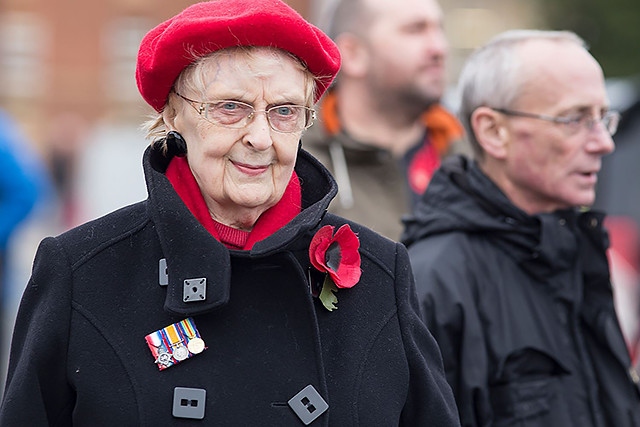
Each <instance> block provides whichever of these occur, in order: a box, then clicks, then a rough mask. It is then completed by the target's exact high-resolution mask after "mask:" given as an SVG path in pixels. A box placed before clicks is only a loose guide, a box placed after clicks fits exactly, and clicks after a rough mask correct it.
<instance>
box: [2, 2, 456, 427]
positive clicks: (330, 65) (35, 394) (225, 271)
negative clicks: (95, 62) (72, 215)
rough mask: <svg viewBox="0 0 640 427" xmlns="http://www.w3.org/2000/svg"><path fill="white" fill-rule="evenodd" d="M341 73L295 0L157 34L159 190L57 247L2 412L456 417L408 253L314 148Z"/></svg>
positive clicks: (152, 90) (136, 421)
mask: <svg viewBox="0 0 640 427" xmlns="http://www.w3.org/2000/svg"><path fill="white" fill-rule="evenodd" d="M338 67H339V55H338V53H337V49H336V47H335V46H334V45H333V43H332V42H331V41H330V40H329V39H328V38H327V37H326V36H325V35H324V34H323V33H321V32H320V31H319V30H317V29H316V28H315V27H313V26H312V25H310V24H309V23H307V22H306V21H305V20H303V19H302V18H301V17H300V16H299V15H298V14H297V13H296V12H295V11H293V10H292V9H291V8H290V7H289V6H287V5H285V4H284V3H282V2H280V1H279V0H260V1H252V0H217V1H211V2H206V3H199V4H196V5H193V6H191V7H189V8H187V9H186V10H184V11H183V12H182V13H180V14H178V15H177V16H175V17H173V18H171V19H169V20H168V21H166V22H164V23H162V24H160V25H159V26H158V27H156V28H154V29H153V30H151V31H150V32H149V33H148V34H147V36H146V37H145V38H144V39H143V41H142V44H141V47H140V53H139V58H138V67H137V74H136V77H137V82H138V86H139V89H140V92H141V93H142V96H143V97H144V99H145V100H146V101H147V102H148V103H149V104H150V105H151V106H152V107H153V108H154V109H155V110H156V111H157V112H158V113H159V116H158V118H157V119H156V120H155V121H153V122H152V123H150V124H149V126H148V128H149V133H150V135H152V137H153V138H154V139H155V140H154V142H153V143H152V144H151V146H150V147H149V148H148V149H147V151H146V153H145V155H144V169H145V175H146V181H147V186H148V192H149V198H148V199H147V200H146V201H144V202H141V203H138V204H135V205H132V206H129V207H126V208H124V209H122V210H119V211H117V212H114V213H112V214H110V215H107V216H105V217H104V218H101V219H98V220H96V221H93V222H90V223H88V224H86V225H82V226H80V227H78V228H76V229H74V230H71V231H69V232H67V233H65V234H63V235H61V236H58V237H55V238H47V239H45V240H44V241H43V242H42V244H41V246H40V248H39V250H38V253H37V255H36V260H35V263H34V270H33V275H32V278H31V280H30V282H29V285H28V287H27V289H26V292H25V295H24V298H23V302H22V307H21V310H20V313H19V316H18V320H17V326H16V330H15V334H14V341H13V347H12V353H11V362H10V367H9V375H8V382H7V387H6V392H5V395H4V402H3V405H2V409H1V412H0V424H1V425H3V426H44V425H56V426H67V425H75V426H101V425H114V426H116V425H118V426H154V427H155V426H167V425H234V426H235V425H261V426H288V425H291V426H296V425H309V424H312V425H324V426H327V425H329V424H331V425H339V426H349V425H369V426H371V425H376V426H396V425H400V424H402V425H411V426H417V425H430V426H450V425H457V424H458V420H457V412H456V409H455V403H454V400H453V396H452V394H451V391H450V388H449V386H448V385H447V383H446V381H445V378H444V375H443V369H442V361H441V359H440V355H439V354H440V353H439V350H438V347H437V345H436V344H435V341H434V340H433V339H432V337H431V336H430V334H429V333H428V331H427V330H426V329H425V327H424V325H423V324H422V323H421V322H420V320H419V318H418V315H417V307H416V298H415V295H414V288H413V279H412V275H411V272H410V269H409V263H408V258H407V254H406V250H405V249H404V248H403V247H402V246H401V245H399V244H397V243H394V242H391V241H389V240H386V239H384V238H382V237H380V236H379V235H377V234H374V233H373V232H372V231H370V230H368V229H366V228H363V227H361V226H358V225H357V224H353V223H349V222H347V221H346V220H344V219H342V218H339V217H336V216H333V215H331V214H327V213H326V210H327V206H328V204H329V202H330V200H331V198H332V197H333V196H334V195H335V194H336V184H335V182H334V181H333V179H332V178H331V176H330V175H329V173H328V172H327V170H326V169H325V168H324V167H322V166H321V165H320V164H319V163H318V162H317V161H316V160H315V159H314V158H312V157H311V156H310V155H309V154H307V153H306V152H304V151H302V150H301V149H300V143H299V141H300V139H301V136H302V134H303V132H304V131H305V129H306V128H308V127H309V126H311V124H312V123H313V119H314V116H315V115H314V111H313V109H312V106H313V103H314V101H316V100H317V99H318V98H319V97H320V96H321V95H322V93H323V92H324V90H325V89H326V88H327V87H328V85H329V84H330V83H331V81H332V79H333V77H334V76H335V74H336V73H337V70H338Z"/></svg>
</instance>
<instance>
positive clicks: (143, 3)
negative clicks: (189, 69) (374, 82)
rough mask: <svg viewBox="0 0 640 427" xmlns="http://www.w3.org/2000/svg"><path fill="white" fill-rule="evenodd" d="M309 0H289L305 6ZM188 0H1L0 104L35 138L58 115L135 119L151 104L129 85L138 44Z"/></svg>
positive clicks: (43, 136)
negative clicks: (145, 35) (148, 32)
mask: <svg viewBox="0 0 640 427" xmlns="http://www.w3.org/2000/svg"><path fill="white" fill-rule="evenodd" d="M309 1H310V0H298V1H294V0H292V1H289V4H291V5H292V6H293V7H295V8H296V9H297V10H299V11H300V12H301V13H303V14H306V13H307V3H308V2H309ZM192 3H195V1H193V0H191V1H189V0H101V1H91V0H90V1H74V0H4V1H2V2H1V3H0V106H2V107H3V108H5V109H7V110H9V112H10V113H12V114H13V115H14V116H16V117H17V118H18V119H19V121H20V122H21V123H22V125H23V126H24V127H25V129H26V131H27V133H28V134H29V135H30V136H32V139H33V140H34V141H35V142H36V143H37V144H38V145H40V146H42V145H43V144H46V143H47V139H48V138H47V134H48V133H50V132H52V129H54V128H55V126H54V123H53V122H55V121H56V120H57V119H58V118H59V117H69V116H77V117H79V118H81V119H84V120H85V121H86V122H87V123H94V122H96V121H102V122H104V121H107V122H115V123H135V124H136V125H138V124H139V123H140V122H141V121H142V120H143V119H144V117H145V115H146V114H148V113H149V112H150V110H148V109H147V107H146V104H144V102H143V101H142V99H141V97H140V96H139V94H138V91H137V89H136V86H135V78H134V70H135V61H136V54H137V50H138V45H139V43H140V40H141V39H142V37H143V35H144V34H145V33H146V32H147V31H148V30H149V29H151V28H152V27H153V26H155V25H156V24H158V23H160V22H161V21H163V20H165V19H167V18H168V17H170V16H171V15H173V14H175V13H177V12H179V11H180V10H182V9H183V8H185V7H186V6H188V5H190V4H192Z"/></svg>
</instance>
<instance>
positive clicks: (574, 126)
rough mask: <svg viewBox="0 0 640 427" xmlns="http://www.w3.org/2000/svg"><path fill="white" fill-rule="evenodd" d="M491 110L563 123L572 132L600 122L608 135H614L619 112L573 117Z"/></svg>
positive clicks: (590, 127)
mask: <svg viewBox="0 0 640 427" xmlns="http://www.w3.org/2000/svg"><path fill="white" fill-rule="evenodd" d="M492 110H494V111H497V112H499V113H502V114H506V115H507V116H517V117H529V118H531V119H540V120H545V121H548V122H553V123H559V124H562V125H564V126H565V127H566V128H567V129H568V130H569V131H570V132H571V133H573V134H575V133H578V131H580V129H584V128H587V129H589V130H590V131H591V130H593V128H594V127H595V126H596V124H598V123H602V125H603V126H604V128H605V129H606V131H607V132H608V133H609V135H614V134H615V133H616V131H617V130H618V123H620V113H618V112H617V111H606V112H605V113H603V114H602V116H601V117H593V116H591V115H589V114H580V115H577V116H574V117H552V116H545V115H544V114H533V113H525V112H522V111H514V110H509V109H506V108H492Z"/></svg>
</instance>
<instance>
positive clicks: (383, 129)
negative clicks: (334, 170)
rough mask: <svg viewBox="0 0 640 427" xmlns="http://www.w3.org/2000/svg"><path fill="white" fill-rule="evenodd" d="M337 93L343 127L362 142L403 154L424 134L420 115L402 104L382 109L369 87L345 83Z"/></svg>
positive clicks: (394, 153) (396, 153)
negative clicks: (409, 112) (410, 112)
mask: <svg viewBox="0 0 640 427" xmlns="http://www.w3.org/2000/svg"><path fill="white" fill-rule="evenodd" d="M336 96H337V97H338V99H337V102H338V116H339V118H340V123H341V125H342V128H343V129H344V130H345V131H346V132H347V133H348V134H349V135H350V136H351V137H352V138H354V139H355V140H357V141H359V142H362V143H365V144H369V145H373V146H375V147H378V148H383V149H386V150H389V151H390V152H391V153H392V154H393V155H394V156H396V157H401V156H403V155H404V154H405V153H406V152H407V151H408V150H409V149H410V148H412V147H413V146H414V145H415V144H416V142H417V141H418V140H419V139H420V138H421V137H422V135H423V134H424V128H425V125H424V123H423V121H422V117H421V115H418V116H416V115H415V114H412V115H409V114H407V112H406V111H404V110H403V109H402V108H396V109H390V108H386V109H384V110H383V109H382V108H380V106H379V103H378V102H376V100H374V99H372V97H371V96H370V94H369V92H368V91H364V90H360V89H359V88H357V87H351V86H344V87H341V88H340V89H339V90H338V91H337V93H336ZM390 110H391V111H390Z"/></svg>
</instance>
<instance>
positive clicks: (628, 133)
mask: <svg viewBox="0 0 640 427" xmlns="http://www.w3.org/2000/svg"><path fill="white" fill-rule="evenodd" d="M389 1H392V0H389ZM192 3H195V2H194V1H185V0H101V1H77V0H75V1H74V0H3V1H1V2H0V109H2V110H4V112H5V113H7V114H8V115H9V116H10V117H12V118H13V119H14V120H15V123H16V125H17V128H18V129H19V131H20V132H21V133H22V134H23V143H21V144H22V146H21V147H20V149H19V151H21V153H22V155H23V156H24V157H27V156H29V157H31V160H30V163H29V164H30V165H32V167H33V168H35V169H40V172H41V173H42V174H43V175H44V176H45V180H47V183H45V184H44V185H43V186H42V191H40V193H39V201H38V203H37V205H36V207H35V208H34V209H33V210H32V211H31V213H30V215H29V216H28V217H27V218H26V219H25V220H24V221H22V222H21V223H20V226H19V227H18V228H17V229H16V230H15V232H14V233H12V235H11V239H10V241H9V242H8V248H7V268H6V271H5V272H4V274H5V277H6V286H5V289H4V297H5V298H4V301H5V302H4V305H5V307H4V310H3V311H1V313H3V314H2V316H3V318H2V322H1V323H0V326H1V327H2V331H3V334H2V336H3V337H4V339H1V340H0V341H1V345H2V346H1V347H0V369H2V371H0V378H2V379H0V386H1V382H2V381H3V379H4V375H5V369H6V362H7V348H8V339H7V337H8V336H10V333H11V330H12V328H13V322H14V317H15V313H16V310H17V306H18V302H19V299H20V296H21V294H22V291H23V289H24V286H25V284H26V282H27V280H28V277H29V273H30V269H31V263H32V261H33V256H34V254H35V250H36V248H37V245H38V242H39V241H40V240H41V239H42V238H43V237H44V236H47V235H55V234H58V233H60V232H62V231H64V230H66V229H68V228H70V227H72V226H74V225H77V224H79V223H81V222H84V221H87V220H89V219H92V218H95V217H97V216H100V215H102V214H104V213H107V212H109V211H111V210H113V209H115V208H118V207H120V206H123V205H125V204H129V203H134V202H136V201H139V200H142V199H144V198H146V190H145V187H144V180H143V174H142V166H141V161H142V152H143V150H144V148H145V146H146V145H147V144H148V142H147V141H145V140H144V138H143V134H142V133H141V131H140V130H139V126H140V124H141V123H142V122H143V121H144V120H145V119H146V117H147V115H148V114H150V113H151V110H150V108H149V107H148V106H147V105H146V104H145V103H144V102H143V101H142V99H141V97H140V95H139V94H138V91H137V88H136V84H135V78H134V70H135V62H136V55H137V49H138V45H139V42H140V40H141V38H142V37H143V35H144V34H145V33H146V32H147V31H148V30H149V29H151V28H152V27H153V26H155V25H156V24H158V23H159V22H161V21H163V20H165V19H167V18H168V17H170V16H172V15H174V14H175V13H177V12H179V11H180V10H182V9H183V8H184V7H186V6H188V5H190V4H192ZM288 3H289V4H290V5H291V6H293V7H294V8H296V9H297V10H298V11H299V12H300V13H301V14H302V15H304V16H305V17H307V18H308V19H310V20H311V21H313V22H315V23H316V24H318V25H319V26H321V27H323V26H324V25H326V18H325V16H326V14H327V12H328V11H330V9H331V7H332V5H333V0H298V1H294V0H290V1H288ZM440 4H441V6H442V8H443V10H444V15H445V30H446V33H447V36H448V38H449V42H450V46H451V54H450V59H449V64H448V66H449V70H448V72H449V81H450V84H451V88H452V89H451V95H450V96H448V97H447V98H446V99H445V104H446V105H448V106H449V107H450V108H451V109H452V110H454V111H455V108H456V101H455V83H456V79H457V74H458V72H459V70H460V68H461V66H462V63H463V61H464V59H465V58H466V57H467V55H468V54H469V53H470V52H471V51H472V50H473V49H474V48H475V47H477V46H478V45H480V44H482V43H484V42H485V41H487V40H488V39H489V38H490V37H492V36H493V35H495V34H497V33H499V32H501V31H503V30H507V29H511V28H542V29H569V30H573V31H576V32H577V33H578V34H579V35H580V36H582V37H583V38H584V39H586V41H587V42H588V43H589V45H590V46H591V52H592V53H593V55H594V56H595V57H596V58H597V59H598V60H599V61H600V63H601V64H602V66H603V68H604V71H605V75H606V76H607V77H608V78H609V89H610V96H611V101H612V106H613V108H616V109H620V110H621V111H622V112H623V120H622V123H621V125H620V131H619V133H618V135H617V136H616V143H617V151H616V152H615V153H614V154H613V155H612V156H610V157H609V158H607V161H606V164H605V165H604V169H603V172H602V175H601V180H600V184H599V186H600V188H599V195H598V202H597V204H598V206H600V207H604V208H605V209H607V210H608V211H609V212H610V213H612V214H613V218H614V223H613V225H612V230H615V231H612V240H614V243H616V245H615V246H616V248H620V249H619V250H617V252H616V253H615V254H613V255H612V259H613V261H612V262H614V263H615V268H616V270H617V271H619V272H620V273H619V277H620V279H619V282H620V283H621V285H620V288H621V289H623V290H622V291H621V292H620V293H619V295H622V296H623V298H622V300H623V301H624V302H623V303H624V304H626V305H627V306H628V310H629V311H631V312H633V313H635V312H637V307H638V298H637V278H638V259H639V258H640V255H639V252H640V251H639V250H638V248H639V244H638V233H637V229H638V228H639V227H640V168H639V167H638V166H637V165H638V161H639V160H640V142H639V141H638V137H637V136H636V135H640V124H639V123H638V120H636V116H637V115H638V114H639V113H640V103H639V99H640V98H639V95H638V87H639V86H638V84H639V83H638V78H637V77H636V74H640V46H639V45H640V26H638V25H637V23H638V22H639V18H640V2H638V1H637V0H608V1H606V2H604V1H602V0H440ZM0 215H4V214H3V213H2V212H0ZM623 323H624V325H623V326H624V327H625V329H626V331H627V336H628V337H635V336H637V325H638V321H637V317H635V316H633V317H631V318H629V319H623ZM630 339H631V338H630Z"/></svg>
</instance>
